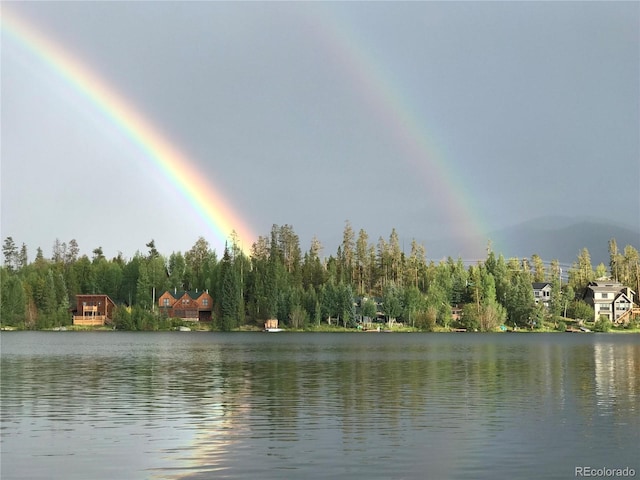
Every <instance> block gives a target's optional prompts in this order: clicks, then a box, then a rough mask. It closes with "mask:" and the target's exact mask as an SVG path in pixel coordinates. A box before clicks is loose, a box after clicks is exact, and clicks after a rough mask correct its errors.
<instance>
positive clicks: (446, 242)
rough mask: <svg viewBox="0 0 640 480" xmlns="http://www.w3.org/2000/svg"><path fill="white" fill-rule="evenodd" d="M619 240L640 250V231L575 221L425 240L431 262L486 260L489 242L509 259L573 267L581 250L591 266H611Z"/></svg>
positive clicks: (620, 244)
mask: <svg viewBox="0 0 640 480" xmlns="http://www.w3.org/2000/svg"><path fill="white" fill-rule="evenodd" d="M611 238H615V239H616V242H617V243H618V248H619V249H620V250H622V249H623V248H624V247H625V246H626V245H632V246H633V247H635V248H636V249H638V250H640V230H634V229H633V227H629V226H625V225H620V224H616V223H613V222H608V221H607V220H601V219H592V218H586V217H585V218H575V217H542V218H537V219H534V220H530V221H527V222H523V223H520V224H517V225H514V226H510V227H507V228H503V229H500V230H496V231H494V232H491V233H489V234H488V235H487V237H486V238H479V237H478V238H447V239H434V240H424V241H423V243H424V244H425V246H426V248H427V255H428V257H429V258H431V259H439V258H443V257H447V256H451V257H453V258H456V257H458V256H460V257H462V258H463V259H465V260H471V259H482V258H486V249H487V242H488V240H489V239H490V240H491V248H492V250H493V251H494V252H496V253H498V254H500V253H501V254H503V255H504V256H505V257H506V258H509V257H518V258H523V257H531V256H532V255H533V254H538V255H540V257H542V259H544V260H547V261H549V260H553V259H557V260H559V261H560V263H565V264H571V263H573V262H574V261H575V260H576V258H577V256H578V254H579V253H580V250H582V249H583V248H587V249H588V250H589V253H590V255H591V263H592V264H593V266H594V267H595V266H596V265H598V264H599V263H600V262H602V263H604V264H605V265H608V264H609V240H610V239H611Z"/></svg>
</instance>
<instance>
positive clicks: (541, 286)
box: [531, 282, 551, 290]
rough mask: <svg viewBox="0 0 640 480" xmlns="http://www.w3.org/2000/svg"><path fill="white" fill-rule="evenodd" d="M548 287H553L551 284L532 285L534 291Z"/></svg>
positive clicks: (534, 283)
mask: <svg viewBox="0 0 640 480" xmlns="http://www.w3.org/2000/svg"><path fill="white" fill-rule="evenodd" d="M547 285H549V286H551V284H550V283H549V282H533V283H532V284H531V286H532V287H533V288H534V290H542V289H543V288H544V287H546V286H547Z"/></svg>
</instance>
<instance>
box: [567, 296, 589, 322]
mask: <svg viewBox="0 0 640 480" xmlns="http://www.w3.org/2000/svg"><path fill="white" fill-rule="evenodd" d="M567 315H568V316H569V317H570V318H575V319H576V320H587V321H590V320H591V319H592V318H593V317H594V316H595V313H594V311H593V307H591V305H588V304H587V303H585V302H584V301H582V300H574V301H573V302H571V306H570V308H569V309H568V311H567Z"/></svg>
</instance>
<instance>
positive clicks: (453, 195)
mask: <svg viewBox="0 0 640 480" xmlns="http://www.w3.org/2000/svg"><path fill="white" fill-rule="evenodd" d="M307 21H308V23H309V26H310V28H309V31H313V32H315V36H316V37H317V39H318V42H319V43H320V44H321V45H322V46H323V48H325V49H326V50H327V51H328V53H329V54H330V55H331V57H332V58H333V59H334V61H335V62H336V63H337V64H338V65H339V66H340V67H341V68H342V69H343V71H344V72H345V77H346V78H347V79H348V81H349V82H350V83H351V85H352V88H353V89H354V91H355V92H356V94H357V95H359V96H361V97H362V101H363V103H365V104H366V105H367V108H370V109H371V110H372V112H373V114H375V115H376V117H377V118H378V119H379V122H380V124H381V126H382V127H383V128H385V130H386V131H387V132H388V133H389V134H390V135H392V137H393V138H394V140H395V142H396V144H397V146H398V148H399V150H400V151H401V153H402V155H401V157H402V158H403V159H404V160H405V161H406V162H407V163H408V164H409V165H410V167H411V168H412V169H414V170H415V171H416V173H417V174H418V175H420V177H421V178H422V180H423V181H424V184H425V186H426V189H427V192H426V193H427V194H428V195H429V197H430V198H432V199H433V204H435V205H437V208H439V209H442V210H443V211H444V212H445V213H446V215H447V217H448V218H449V220H450V221H451V228H450V233H451V234H452V235H453V236H454V237H457V238H460V239H462V240H464V242H465V247H464V250H465V251H466V253H467V254H469V253H472V252H475V253H477V252H483V251H484V249H485V247H486V239H487V228H486V227H485V226H484V223H485V222H483V221H482V215H480V214H479V212H476V211H474V209H473V205H474V204H475V202H474V201H473V198H471V193H470V192H471V188H469V186H468V185H466V184H465V183H464V175H461V174H459V173H458V172H456V171H455V169H454V167H455V165H454V163H453V162H451V161H448V158H449V156H448V155H447V154H446V150H445V147H443V146H442V145H438V142H436V141H435V139H434V136H433V135H430V133H429V129H428V128H427V127H426V125H425V124H424V121H423V120H422V119H421V116H420V114H419V113H418V112H417V111H416V110H415V108H413V107H412V106H411V102H410V100H409V98H408V97H407V92H406V91H405V90H406V89H403V88H402V87H401V86H400V85H399V84H398V82H397V81H396V80H395V79H394V78H393V75H392V74H391V72H390V71H389V69H388V68H386V67H385V65H383V64H382V63H381V62H380V60H378V59H376V58H375V57H374V55H373V52H372V49H371V48H370V47H367V43H366V41H365V40H363V39H362V38H359V37H358V35H357V30H356V28H355V27H354V26H353V25H351V24H350V23H349V20H348V19H346V18H344V17H342V16H341V15H340V14H339V12H338V11H337V9H336V8H335V7H334V6H333V4H329V5H327V4H321V5H318V6H317V9H316V10H314V14H313V16H309V17H308V18H307Z"/></svg>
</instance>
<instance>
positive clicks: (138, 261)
mask: <svg viewBox="0 0 640 480" xmlns="http://www.w3.org/2000/svg"><path fill="white" fill-rule="evenodd" d="M355 231H356V230H354V229H353V227H352V226H351V224H350V223H349V222H346V223H345V228H344V232H343V237H342V242H341V244H340V246H339V247H338V250H337V252H335V254H334V255H329V256H326V257H321V254H322V245H321V244H320V242H319V241H318V240H317V239H315V238H314V239H313V240H312V242H311V245H310V248H309V250H308V251H307V252H306V253H304V256H303V255H302V254H301V249H300V244H299V238H298V236H297V235H296V233H295V232H294V230H293V227H291V226H290V225H284V226H278V225H273V227H272V228H271V232H270V234H269V235H267V236H265V237H259V238H258V240H257V241H256V242H255V243H254V244H253V245H252V246H251V255H250V256H247V255H245V254H244V253H243V251H242V249H241V248H240V244H239V240H238V237H237V235H235V234H232V235H231V237H230V242H229V244H228V245H229V247H228V249H227V251H226V252H225V254H224V256H223V258H222V259H221V261H218V257H217V255H216V252H215V251H213V250H212V249H211V248H210V246H209V243H208V242H207V240H206V239H204V238H202V237H200V238H198V239H197V241H196V242H195V244H194V245H193V247H192V248H191V249H190V250H188V251H187V252H186V253H182V252H173V253H171V255H169V256H168V257H165V256H164V255H163V254H162V253H161V252H160V251H159V250H158V248H156V244H155V241H153V240H151V241H150V242H149V243H147V244H146V248H143V249H142V250H143V251H144V252H146V253H145V254H140V253H136V255H134V256H133V258H131V259H124V258H123V257H122V255H121V254H119V255H118V257H116V258H113V259H107V258H106V257H105V255H104V252H103V251H102V249H101V248H100V247H98V248H95V249H94V250H93V251H92V255H91V256H90V257H88V256H87V255H80V250H79V247H78V245H77V242H76V241H75V240H72V241H70V242H68V243H64V242H60V241H59V240H57V239H56V241H55V243H54V248H53V255H52V257H51V258H50V259H47V258H45V256H44V254H43V253H42V249H38V251H37V253H36V255H35V259H34V261H33V262H32V263H28V255H27V251H26V247H25V246H24V244H23V245H22V248H19V247H18V246H17V244H16V242H15V241H14V240H13V239H12V238H11V237H8V238H7V239H5V241H4V244H3V254H4V261H5V264H4V266H3V267H2V285H1V287H2V291H1V294H2V298H1V301H2V305H1V308H2V312H1V313H2V318H1V321H2V324H3V325H10V324H11V325H15V326H18V327H21V328H50V327H55V326H60V325H64V324H68V323H69V322H70V319H71V312H70V310H71V309H72V308H73V307H74V306H75V301H76V298H75V296H76V295H77V294H91V293H104V294H107V295H109V296H110V297H111V298H112V299H113V300H114V301H115V302H116V304H117V305H119V306H122V308H118V309H117V313H116V315H115V318H114V322H115V326H116V327H117V328H122V329H130V330H154V329H165V328H172V325H173V323H172V322H175V321H174V320H171V319H166V318H162V317H158V316H156V315H155V314H154V313H153V307H154V303H155V302H154V300H155V301H157V298H158V296H159V295H160V294H161V293H162V292H163V291H164V290H166V289H171V290H173V289H175V290H196V289H197V290H199V291H201V290H205V289H209V290H210V291H211V293H212V296H213V300H214V304H213V312H212V317H213V319H214V322H212V328H216V329H224V330H233V329H237V328H241V327H243V326H245V325H247V324H256V323H257V324H260V323H261V322H262V321H264V320H266V319H268V318H273V317H275V318H278V319H279V320H280V321H281V324H282V325H288V326H291V327H293V328H305V327H308V325H309V324H313V325H315V326H320V325H321V324H322V323H323V322H325V323H329V322H330V323H331V324H332V325H334V324H338V325H341V326H342V327H343V328H344V327H345V326H346V327H348V326H354V325H355V322H356V318H357V317H356V311H355V307H354V296H356V295H357V296H358V297H368V298H369V300H365V301H364V302H363V303H362V305H361V310H360V312H359V314H361V315H362V316H365V317H369V318H374V317H375V316H376V314H377V310H378V309H381V310H382V311H383V313H384V315H385V316H387V318H388V320H389V322H390V323H393V322H394V321H398V322H404V323H405V324H407V325H411V326H415V327H417V328H419V329H421V330H434V329H437V328H438V327H439V326H441V327H448V326H449V324H450V323H451V319H452V314H451V310H452V306H454V307H455V306H458V307H462V306H463V305H464V317H463V320H462V323H463V324H464V326H466V327H467V328H468V329H470V330H476V329H477V330H482V331H491V330H493V329H495V328H497V326H498V325H500V324H502V323H503V322H505V321H507V323H508V324H509V325H510V326H512V325H518V326H521V327H525V326H526V327H531V326H533V325H534V322H535V325H536V326H537V327H539V328H542V327H543V326H546V325H547V324H551V323H552V324H553V325H554V326H556V328H559V329H562V321H560V320H558V319H559V318H560V316H562V315H565V312H566V316H568V317H573V318H582V319H584V320H591V319H592V318H593V310H592V309H591V307H589V306H588V305H586V304H585V303H584V302H582V301H580V300H575V299H574V297H575V293H576V292H577V294H578V295H582V290H581V288H582V287H583V286H584V285H585V282H586V281H588V280H590V279H593V278H594V276H595V275H601V274H604V273H606V272H605V271H606V268H605V267H604V266H603V265H599V266H598V267H597V268H596V269H595V271H594V269H593V267H592V266H591V260H590V257H589V253H588V251H587V250H586V249H583V250H582V251H580V253H579V256H578V258H577V261H576V263H575V264H574V267H573V268H572V269H571V271H570V272H569V277H570V282H569V284H565V285H562V288H560V287H561V285H560V280H559V277H560V267H559V264H558V262H557V261H555V262H552V263H551V265H550V267H548V269H545V265H544V263H543V262H542V259H540V258H539V257H538V256H537V255H533V256H532V257H531V260H530V261H529V260H527V259H517V258H510V259H508V260H505V258H504V257H503V256H502V255H496V254H494V253H493V252H492V251H489V252H488V254H487V258H486V260H485V262H481V261H480V262H477V264H475V265H472V266H470V267H466V266H465V263H464V262H463V261H462V259H460V258H458V259H454V258H452V257H449V258H447V259H446V260H443V261H440V262H438V263H436V262H433V261H431V262H429V263H428V262H427V259H426V254H425V252H426V249H425V247H424V246H423V245H420V244H418V243H417V242H416V241H415V240H413V241H412V242H411V251H410V253H409V254H408V255H407V254H405V252H404V251H403V248H402V247H401V245H402V244H403V242H402V241H401V240H400V236H399V235H398V233H397V232H396V230H395V229H392V230H391V233H390V235H389V236H388V237H387V238H383V237H379V238H378V241H377V243H372V242H371V241H370V236H369V235H368V234H367V232H365V231H364V230H360V231H359V232H358V234H357V235H356V234H355ZM609 246H610V265H609V267H610V268H611V275H612V276H614V278H618V279H620V280H622V281H623V283H626V282H630V283H628V285H629V286H631V288H633V289H634V290H635V291H638V290H639V289H640V287H638V286H637V285H636V284H637V279H638V278H639V277H640V275H638V271H640V267H639V265H638V253H637V251H636V250H635V249H634V248H633V247H629V246H627V247H625V249H624V250H623V251H620V250H618V248H617V245H615V241H612V242H610V245H609ZM541 279H544V280H545V281H549V282H551V284H552V292H551V297H550V299H549V304H550V308H549V309H548V310H545V309H543V308H542V307H541V306H540V307H536V306H535V302H534V299H533V292H532V288H531V282H532V281H533V280H541ZM634 287H636V288H634ZM154 293H155V297H154ZM371 298H381V300H382V304H381V305H380V308H378V307H377V305H376V303H375V302H374V301H373V300H371ZM124 307H129V308H124ZM174 326H175V325H174Z"/></svg>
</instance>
